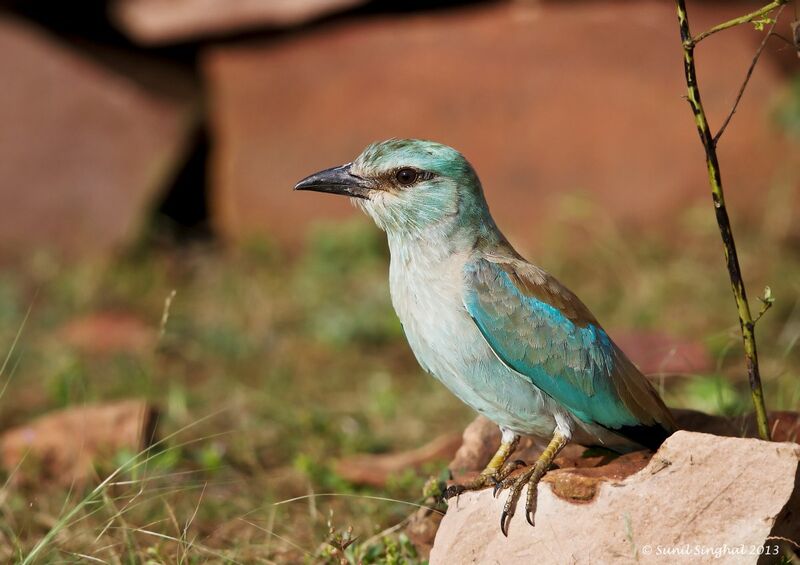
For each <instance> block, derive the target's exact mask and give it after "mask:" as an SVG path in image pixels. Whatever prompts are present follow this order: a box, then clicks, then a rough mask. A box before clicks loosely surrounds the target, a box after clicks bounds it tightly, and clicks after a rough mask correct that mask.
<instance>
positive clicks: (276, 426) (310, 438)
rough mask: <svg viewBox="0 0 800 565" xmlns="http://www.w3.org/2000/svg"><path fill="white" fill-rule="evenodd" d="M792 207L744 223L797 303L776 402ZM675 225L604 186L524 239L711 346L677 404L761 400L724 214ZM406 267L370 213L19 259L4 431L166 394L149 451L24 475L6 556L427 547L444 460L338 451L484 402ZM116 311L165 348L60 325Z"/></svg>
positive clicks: (613, 304) (772, 360) (41, 558)
mask: <svg viewBox="0 0 800 565" xmlns="http://www.w3.org/2000/svg"><path fill="white" fill-rule="evenodd" d="M775 209H777V210H780V209H782V208H781V207H777V208H775ZM771 214H772V213H771ZM781 222H782V220H781V218H780V217H777V216H773V215H770V216H769V217H767V218H765V219H764V224H763V225H755V226H751V228H750V229H749V232H748V230H744V229H739V230H738V232H739V233H738V234H737V235H738V236H739V243H740V248H741V251H740V252H741V255H742V262H743V268H744V272H745V275H746V277H747V282H748V283H749V286H750V289H751V294H757V292H758V291H759V290H760V289H761V288H763V286H764V285H766V284H769V285H771V286H772V289H773V293H774V295H775V296H776V297H777V303H776V305H775V307H774V308H773V309H772V310H771V311H770V312H769V313H768V314H767V316H766V317H765V318H764V320H763V321H762V322H760V323H759V327H758V330H759V344H760V346H761V355H762V359H763V371H762V372H763V374H764V379H765V386H766V398H767V400H768V405H769V407H771V408H786V409H790V408H796V407H797V405H798V400H800V384H798V383H799V382H800V381H798V379H797V373H798V370H799V369H800V354H798V347H797V341H798V338H800V247H799V246H798V243H797V239H795V238H796V237H797V235H798V233H797V232H792V230H793V229H796V228H794V226H793V225H792V223H791V222H783V223H781ZM675 224H676V226H678V227H679V229H680V231H681V240H682V243H681V244H680V245H665V244H664V243H663V242H660V241H659V239H657V238H656V237H655V236H653V237H651V236H649V235H648V234H641V233H637V234H629V233H619V232H618V231H617V230H616V229H615V227H614V226H613V224H612V223H611V222H610V221H608V220H605V219H604V218H603V217H602V215H599V214H598V213H597V209H596V208H595V207H593V206H592V205H591V203H590V202H589V201H588V200H586V199H582V198H578V197H570V198H568V199H566V200H565V201H564V206H563V211H562V214H561V215H560V216H559V217H557V218H554V220H553V226H552V228H551V229H547V230H545V235H544V236H543V237H541V238H539V239H537V240H536V241H535V242H533V241H530V242H521V243H522V245H520V247H522V248H523V249H524V250H525V251H527V254H528V255H529V256H530V257H532V258H535V259H536V260H537V262H538V263H540V264H541V265H543V266H544V267H546V268H547V269H548V270H550V271H551V272H553V273H555V274H557V275H558V276H559V278H561V279H562V280H563V281H564V282H566V283H567V284H568V285H569V286H570V287H572V288H573V289H574V290H575V291H576V292H578V294H580V295H581V296H582V297H583V298H584V300H585V301H586V302H587V303H588V304H590V305H591V306H592V308H593V310H594V311H595V313H596V314H597V316H598V317H599V318H600V319H601V320H603V321H604V325H606V326H607V327H609V328H643V329H653V328H658V329H660V330H662V331H665V332H668V333H672V334H675V335H677V336H682V337H689V338H693V339H697V340H700V341H701V342H703V343H704V344H705V345H706V346H707V347H708V349H709V350H710V351H712V352H713V354H714V356H715V357H716V358H717V359H718V361H719V365H718V370H717V371H716V372H715V373H714V374H712V375H687V376H684V377H678V378H674V379H671V380H669V381H668V382H666V383H665V386H666V396H667V397H668V399H669V401H670V402H671V403H673V404H676V405H681V406H691V407H696V408H701V409H704V410H708V411H712V412H722V413H734V412H737V411H742V410H747V409H748V408H749V404H748V403H749V400H748V396H747V388H746V382H745V380H744V371H743V363H742V359H741V353H740V345H739V336H738V329H737V327H736V318H735V310H734V305H733V300H732V298H731V295H730V290H729V288H728V282H727V279H726V275H725V271H724V265H723V262H722V257H721V253H722V251H721V248H720V244H719V241H718V235H717V233H716V232H715V229H714V225H713V219H712V218H711V217H710V210H707V209H705V208H703V209H701V210H699V211H696V210H690V211H688V212H687V214H686V215H685V217H682V218H676V219H675ZM518 243H519V242H518ZM526 244H527V245H526ZM386 262H387V258H386V250H385V244H384V242H383V239H382V234H380V233H378V232H377V231H376V230H375V229H374V228H372V227H371V226H370V225H368V224H367V222H366V220H357V221H354V222H353V223H351V224H347V225H344V226H338V227H335V228H334V227H331V228H328V229H323V230H321V231H320V232H318V233H316V234H313V235H312V236H311V238H310V243H309V245H308V248H307V252H306V253H305V254H304V255H302V256H301V257H293V258H289V257H286V256H284V255H283V253H282V252H281V250H280V249H278V248H276V247H274V246H271V245H268V244H264V243H260V244H257V245H256V244H254V245H251V246H249V247H248V248H247V249H244V250H240V251H237V252H229V253H222V252H220V250H218V249H216V248H215V247H214V246H213V245H210V244H208V245H207V244H197V245H194V246H189V247H181V248H176V247H172V246H166V247H162V248H160V249H156V250H154V247H153V246H145V245H143V246H142V248H141V249H140V250H138V251H135V252H133V253H131V254H130V255H129V256H128V257H126V258H124V259H121V260H120V261H118V262H115V263H113V264H111V265H107V266H104V267H98V266H97V265H83V266H79V267H76V268H71V269H69V270H63V269H61V268H59V267H58V266H57V265H55V264H54V263H52V262H51V261H50V260H48V259H47V257H45V256H40V257H35V258H33V259H32V260H31V262H30V264H29V265H28V266H27V269H26V271H25V272H23V273H10V272H6V273H4V274H2V275H0V343H3V344H6V345H7V347H9V348H10V349H12V351H11V353H10V354H9V359H8V362H7V364H6V366H5V370H4V373H3V377H2V378H3V383H2V389H3V390H4V394H3V396H2V398H0V426H2V427H6V426H10V425H13V424H18V423H22V422H25V421H28V420H29V419H31V418H33V417H35V416H36V415H38V414H42V413H45V412H47V411H49V410H52V409H55V408H59V407H63V406H69V405H76V404H81V403H86V402H93V401H102V400H108V399H115V398H122V397H130V396H145V397H147V398H149V399H151V400H152V401H153V402H154V403H155V404H157V405H158V406H159V407H160V409H161V419H160V430H161V437H162V440H161V442H160V443H159V444H158V445H157V446H155V447H154V448H153V449H151V450H149V451H147V452H143V453H139V454H132V453H127V454H126V453H120V454H118V457H117V458H116V459H115V460H113V461H103V462H100V464H99V465H98V469H97V481H96V482H95V483H94V485H89V486H86V487H80V488H78V487H77V486H76V487H75V488H72V489H70V488H64V487H57V486H54V485H48V484H36V485H35V486H31V485H28V486H23V485H20V484H17V482H16V481H15V480H14V479H15V476H14V472H11V473H9V474H8V476H7V477H6V482H5V486H4V487H3V488H2V489H0V512H2V516H3V517H2V519H0V561H3V562H5V561H22V562H25V563H33V562H37V563H45V562H48V563H57V562H67V563H69V562H90V563H91V562H98V563H205V562H211V563H216V562H223V563H225V562H229V563H274V562H298V561H304V560H305V561H309V562H330V563H339V562H341V560H342V559H344V560H345V561H349V562H357V561H359V560H361V561H363V562H365V563H369V562H393V563H415V562H417V561H418V558H417V557H415V555H414V552H413V548H412V547H411V546H410V544H409V543H408V542H407V540H405V539H404V538H403V537H402V536H399V535H398V534H397V532H396V531H391V528H392V526H393V525H395V524H398V523H400V522H401V521H402V520H403V519H404V518H405V516H406V515H407V514H408V513H409V512H410V511H411V510H413V508H414V505H415V504H418V503H419V502H420V501H421V498H422V497H421V491H422V485H423V483H424V481H425V479H426V477H427V475H429V474H430V475H433V474H437V473H439V472H440V471H441V469H442V468H443V466H444V462H441V463H436V464H432V465H431V466H430V468H429V469H427V470H426V473H422V474H415V473H413V472H409V473H407V474H404V475H402V476H398V477H396V478H395V479H394V480H393V481H392V482H391V483H390V484H389V485H387V487H386V488H385V489H383V490H381V491H375V490H370V489H362V488H357V487H354V486H353V485H350V484H347V483H346V482H345V481H344V480H342V479H341V478H340V477H338V476H337V475H336V474H335V473H334V472H333V471H332V467H331V462H332V461H333V460H334V459H335V458H337V457H340V456H343V455H347V454H353V453H360V452H381V451H389V450H402V449H406V448H412V447H415V446H418V445H420V444H422V443H424V442H425V441H427V440H429V439H431V438H432V437H434V436H436V435H437V434H440V433H444V432H447V431H453V430H459V429H461V428H462V427H463V426H464V425H465V424H466V423H467V422H469V421H470V419H471V418H472V414H471V413H470V411H469V409H467V408H466V407H464V406H462V405H461V404H460V403H459V402H458V401H457V400H456V399H455V398H454V397H452V396H451V395H450V394H449V393H447V392H446V391H445V390H444V389H442V388H441V386H439V385H438V384H437V383H436V382H435V381H434V380H433V379H431V378H429V377H427V376H426V375H424V374H423V373H422V371H421V370H420V369H419V368H418V367H417V365H416V363H415V362H414V360H413V357H412V355H411V353H410V352H409V350H408V348H407V346H406V345H405V343H404V340H403V337H402V333H401V328H400V326H399V324H398V322H397V321H396V320H395V317H394V314H393V312H392V310H391V306H390V303H389V298H388V288H387V275H386ZM173 290H174V291H175V294H174V297H173V298H172V300H171V304H170V306H169V308H168V319H167V320H166V321H164V320H163V315H164V312H165V300H166V299H167V298H168V297H170V296H171V293H172V292H173ZM34 297H35V298H34ZM31 305H32V308H31V312H30V316H29V317H28V321H27V323H26V324H25V327H24V329H23V331H22V332H21V337H20V338H19V340H18V342H17V341H15V340H16V338H15V335H17V332H18V331H19V330H20V328H21V326H22V320H23V319H25V317H26V314H25V313H26V311H27V309H28V307H29V306H31ZM104 310H124V311H126V312H130V313H133V314H134V315H136V316H139V317H140V318H142V319H143V320H145V321H146V323H147V324H148V325H150V326H151V327H152V330H153V332H154V334H155V335H157V336H158V338H157V341H156V344H155V345H154V346H153V347H152V348H151V349H149V350H147V351H137V352H134V353H118V354H113V355H99V354H89V353H85V352H81V351H79V350H77V349H75V348H73V347H70V346H68V345H66V344H65V343H63V341H62V340H61V339H60V338H59V335H60V334H59V328H60V327H61V326H62V325H63V324H64V323H66V322H67V321H69V320H72V319H74V318H76V317H79V316H82V315H85V314H87V313H91V312H97V311H104ZM15 344H16V345H15ZM97 485H99V486H97ZM387 529H388V530H389V533H388V534H387V535H383V533H382V532H385V531H387ZM348 532H349V533H348ZM353 538H356V541H355V542H354V543H351V542H352V539H353ZM326 540H329V541H331V542H332V543H325V542H326Z"/></svg>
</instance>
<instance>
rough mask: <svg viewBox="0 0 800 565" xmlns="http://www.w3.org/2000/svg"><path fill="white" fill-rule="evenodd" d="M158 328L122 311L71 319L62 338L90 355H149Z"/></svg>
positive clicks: (64, 328) (153, 345) (63, 330)
mask: <svg viewBox="0 0 800 565" xmlns="http://www.w3.org/2000/svg"><path fill="white" fill-rule="evenodd" d="M157 333H158V332H157V328H156V327H155V326H154V325H152V324H147V323H145V322H144V321H142V320H141V319H139V318H137V317H135V316H132V315H130V314H125V313H122V312H98V313H94V314H89V315H87V316H83V317H81V318H76V319H74V320H71V321H70V322H68V323H67V324H66V325H64V326H63V327H62V328H61V329H60V331H59V335H60V337H61V339H63V341H64V343H66V344H67V345H70V346H72V347H75V348H76V349H80V350H82V351H85V352H87V353H95V354H110V353H139V354H142V353H146V352H147V351H152V348H153V347H155V344H156V338H157Z"/></svg>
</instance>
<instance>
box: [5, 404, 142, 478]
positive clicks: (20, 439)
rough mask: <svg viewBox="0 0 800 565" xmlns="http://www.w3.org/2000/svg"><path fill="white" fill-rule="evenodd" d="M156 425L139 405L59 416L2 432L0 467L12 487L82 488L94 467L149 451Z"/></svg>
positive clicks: (73, 411) (87, 409) (84, 408)
mask: <svg viewBox="0 0 800 565" xmlns="http://www.w3.org/2000/svg"><path fill="white" fill-rule="evenodd" d="M155 421H156V420H155V411H154V410H153V409H152V408H151V407H150V406H148V405H147V404H146V403H145V402H144V401H140V400H126V401H122V402H115V403H109V404H100V405H89V406H81V407H76V408H68V409H66V410H60V411H58V412H53V413H51V414H46V415H44V416H42V417H41V418H39V419H37V420H34V421H33V422H31V423H30V424H26V425H22V426H19V427H16V428H12V429H10V430H6V431H5V432H4V433H3V434H2V435H1V436H0V464H1V465H2V467H3V469H4V470H5V471H6V472H7V473H9V475H10V480H11V481H14V482H16V483H21V484H30V485H36V484H39V483H40V482H42V481H44V482H54V483H58V484H60V485H65V486H69V485H72V484H80V483H83V482H85V481H87V480H89V479H90V478H91V477H92V475H93V473H94V465H95V464H97V463H99V462H101V461H103V460H106V461H105V462H106V463H107V462H108V460H109V459H110V458H112V457H113V456H114V455H115V454H117V453H118V452H120V451H122V450H126V451H128V452H130V453H138V452H139V451H140V450H141V449H143V448H144V447H146V446H147V445H149V444H150V442H151V441H153V439H154V433H155V429H154V426H155Z"/></svg>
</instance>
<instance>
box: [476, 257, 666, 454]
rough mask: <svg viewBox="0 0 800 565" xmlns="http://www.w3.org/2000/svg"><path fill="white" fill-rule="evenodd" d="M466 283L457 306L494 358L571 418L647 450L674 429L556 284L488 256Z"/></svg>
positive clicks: (642, 381) (657, 401)
mask: <svg viewBox="0 0 800 565" xmlns="http://www.w3.org/2000/svg"><path fill="white" fill-rule="evenodd" d="M465 277H466V279H467V285H466V288H467V289H468V290H467V291H466V293H465V296H464V305H465V307H466V308H467V310H468V312H469V313H470V315H471V316H472V318H473V320H474V321H475V323H476V324H477V326H478V328H479V329H480V331H481V333H482V334H483V336H484V338H485V339H486V341H487V342H488V343H489V345H490V346H491V347H492V349H493V350H494V352H495V353H496V354H497V356H498V357H499V358H500V359H501V360H502V361H503V362H504V363H505V364H506V365H508V366H509V367H511V368H512V369H513V370H515V371H516V372H518V373H520V374H522V375H524V376H526V377H528V378H529V379H530V380H531V381H532V382H533V384H534V385H536V386H537V387H539V388H540V389H542V390H543V391H544V392H546V393H547V394H549V395H550V396H552V397H553V398H555V399H556V400H557V401H558V402H560V403H561V404H562V405H564V406H565V407H567V408H568V409H569V410H570V411H571V412H572V413H573V414H574V415H575V416H576V417H577V418H579V419H581V420H583V421H584V422H587V423H595V424H599V425H601V426H603V427H606V428H608V429H611V430H614V431H617V432H619V433H620V434H621V435H625V436H628V437H631V439H633V440H634V441H637V442H639V443H641V444H643V445H648V446H649V444H650V443H652V444H655V445H657V444H658V443H660V441H661V440H663V438H664V437H666V435H668V434H669V433H670V432H671V431H673V430H674V429H675V427H676V426H675V422H674V420H673V418H672V415H671V414H670V412H669V410H668V409H667V407H666V406H665V405H664V403H663V401H662V400H661V398H660V397H659V395H658V393H657V392H656V391H655V389H654V388H653V387H652V385H651V384H650V383H649V381H647V379H646V378H645V377H644V375H642V374H641V372H639V370H638V369H637V368H636V367H635V366H634V364H633V363H632V362H631V361H630V360H629V359H628V358H627V357H626V356H625V354H624V353H623V352H622V351H621V350H620V349H619V348H618V347H617V346H616V345H615V344H614V342H613V341H612V340H611V339H610V338H609V337H608V335H607V334H606V332H605V331H604V330H603V328H602V327H601V326H600V325H599V324H598V322H597V320H596V319H595V318H594V316H593V315H592V314H591V312H589V310H588V309H587V308H586V306H584V304H583V303H582V302H581V301H580V300H579V299H578V298H577V297H576V296H575V295H574V294H573V293H572V292H570V291H569V290H568V289H567V288H566V287H564V286H563V285H561V284H560V283H559V282H558V281H557V280H556V279H555V278H553V277H551V276H550V275H548V274H547V273H545V272H544V271H542V270H541V269H539V268H538V267H536V266H534V265H531V264H529V263H527V262H525V261H523V260H521V259H517V258H508V257H492V256H488V257H484V258H480V259H477V260H474V261H472V262H470V263H468V264H467V266H466V268H465ZM651 428H652V429H653V430H651V431H652V432H653V434H654V435H652V434H650V432H647V433H645V431H646V430H650V429H651ZM651 435H652V438H655V439H652V438H651Z"/></svg>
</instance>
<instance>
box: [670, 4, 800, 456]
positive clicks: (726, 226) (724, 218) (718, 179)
mask: <svg viewBox="0 0 800 565" xmlns="http://www.w3.org/2000/svg"><path fill="white" fill-rule="evenodd" d="M786 1H787V0H776V1H775V2H772V3H770V4H768V5H767V6H765V7H764V8H762V9H761V10H757V11H756V12H753V13H751V14H747V15H746V16H742V17H741V18H736V19H733V20H730V21H729V22H725V23H724V24H720V25H718V26H716V27H714V28H712V29H710V30H709V31H707V32H705V33H703V34H700V35H699V36H698V37H697V38H695V39H692V34H691V32H690V30H689V17H688V15H687V13H686V2H685V0H676V6H677V10H678V24H679V26H680V33H681V43H682V45H683V62H684V73H685V76H686V87H687V88H686V90H687V97H686V98H687V100H688V102H689V105H690V106H691V108H692V113H693V114H694V121H695V125H696V126H697V132H698V133H699V134H700V141H701V142H702V144H703V149H704V150H705V155H706V166H707V169H708V182H709V185H710V186H711V196H712V199H713V201H714V212H715V214H716V218H717V225H718V226H719V231H720V235H721V236H722V244H723V247H724V250H725V262H726V265H727V268H728V275H729V277H730V281H731V289H732V290H733V296H734V299H735V301H736V309H737V311H738V313H739V325H740V327H741V331H742V340H743V342H744V355H745V364H746V366H747V376H748V380H749V381H750V394H751V396H752V398H753V405H754V407H755V414H756V423H757V426H758V434H759V436H760V437H761V438H762V439H764V440H769V439H770V430H769V424H768V419H767V410H766V407H765V406H764V392H763V389H762V387H761V374H760V371H759V366H758V351H757V349H756V337H755V322H754V321H753V316H752V314H751V312H750V304H749V302H748V301H747V292H746V291H745V285H744V280H743V279H742V270H741V267H740V266H739V257H738V255H737V252H736V242H735V240H734V238H733V230H732V228H731V222H730V218H729V217H728V209H727V208H726V207H725V195H724V192H723V189H722V174H721V172H720V166H719V159H718V157H717V147H716V141H715V139H714V136H713V134H712V133H711V128H710V126H709V124H708V118H707V117H706V113H705V110H704V109H703V103H702V101H701V99H700V88H699V86H698V84H697V70H696V68H695V59H694V48H695V45H696V44H697V42H698V41H700V40H702V39H704V38H705V37H708V36H709V35H711V34H712V33H716V32H717V31H722V30H723V29H727V28H729V27H733V26H735V25H739V24H741V23H745V22H748V21H752V20H753V19H755V18H756V17H759V16H761V15H764V14H767V13H769V12H771V11H772V10H773V9H775V8H776V7H778V6H780V5H781V4H784V3H785V2H786Z"/></svg>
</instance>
